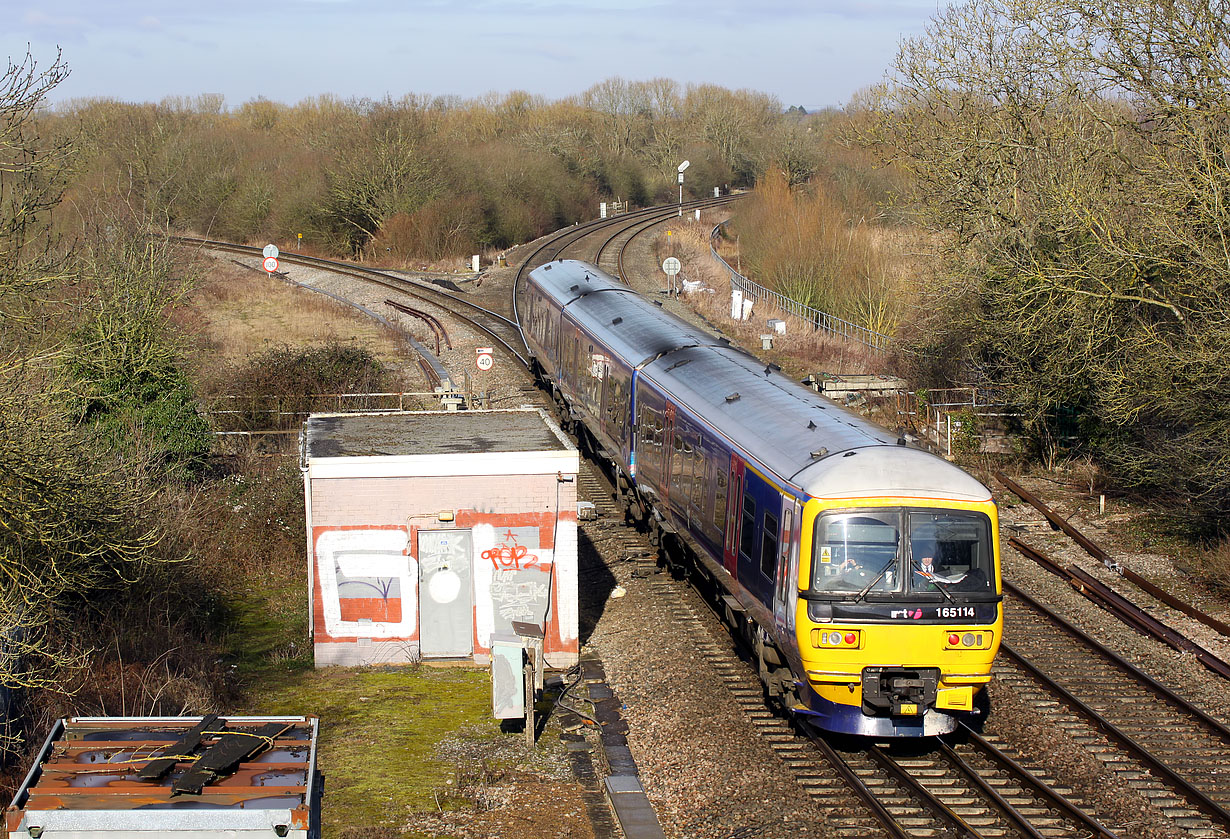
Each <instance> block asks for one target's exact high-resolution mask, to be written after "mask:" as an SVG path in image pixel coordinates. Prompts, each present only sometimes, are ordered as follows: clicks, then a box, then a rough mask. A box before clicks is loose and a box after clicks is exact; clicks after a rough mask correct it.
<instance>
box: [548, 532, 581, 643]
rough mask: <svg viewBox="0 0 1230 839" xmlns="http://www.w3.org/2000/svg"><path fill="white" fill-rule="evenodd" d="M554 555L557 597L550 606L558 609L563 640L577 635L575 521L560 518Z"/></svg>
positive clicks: (571, 638)
mask: <svg viewBox="0 0 1230 839" xmlns="http://www.w3.org/2000/svg"><path fill="white" fill-rule="evenodd" d="M555 556H556V557H558V561H557V562H556V566H555V580H556V585H558V586H559V599H558V602H557V603H553V604H551V605H552V608H554V609H558V610H559V614H558V620H559V631H560V637H561V639H562V640H564V641H569V640H573V639H575V638H576V637H577V635H578V633H579V630H578V614H577V612H578V610H579V607H578V605H577V574H578V570H577V523H576V522H575V521H568V520H562V521H560V522H559V524H558V525H557V526H556V530H555Z"/></svg>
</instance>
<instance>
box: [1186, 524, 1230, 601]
mask: <svg viewBox="0 0 1230 839" xmlns="http://www.w3.org/2000/svg"><path fill="white" fill-rule="evenodd" d="M1193 565H1194V566H1195V571H1196V573H1197V574H1198V575H1199V576H1200V577H1201V578H1203V579H1204V580H1206V581H1207V582H1208V583H1209V584H1210V585H1212V586H1214V587H1215V588H1218V589H1221V590H1222V591H1223V592H1226V593H1228V594H1230V537H1225V538H1223V539H1222V540H1221V541H1220V542H1218V543H1216V544H1215V545H1213V546H1212V547H1210V548H1208V549H1207V550H1205V551H1204V552H1203V553H1201V554H1200V555H1198V556H1197V558H1196V561H1195V562H1194V563H1193Z"/></svg>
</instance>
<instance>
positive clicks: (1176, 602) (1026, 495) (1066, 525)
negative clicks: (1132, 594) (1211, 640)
mask: <svg viewBox="0 0 1230 839" xmlns="http://www.w3.org/2000/svg"><path fill="white" fill-rule="evenodd" d="M995 478H996V479H997V480H998V481H999V482H1000V483H1002V484H1003V485H1004V486H1006V487H1007V488H1008V489H1010V490H1012V492H1013V493H1015V494H1016V495H1019V496H1020V497H1021V498H1022V499H1023V500H1024V501H1025V502H1026V503H1028V504H1029V505H1030V506H1032V507H1033V508H1034V509H1036V510H1037V511H1038V512H1039V513H1041V514H1042V515H1043V516H1044V517H1045V518H1046V520H1047V521H1049V522H1050V523H1051V525H1052V526H1054V527H1056V528H1058V529H1059V530H1062V531H1063V532H1064V533H1066V534H1067V535H1068V536H1070V537H1071V538H1072V539H1073V540H1074V541H1075V542H1076V544H1078V545H1080V546H1081V547H1082V548H1084V549H1085V552H1086V553H1088V554H1089V555H1090V556H1092V557H1093V558H1094V559H1096V560H1098V561H1099V562H1101V563H1102V564H1103V565H1105V566H1106V567H1107V568H1108V569H1110V570H1111V571H1114V572H1115V573H1116V574H1118V575H1119V576H1121V577H1124V578H1125V579H1127V580H1128V581H1129V582H1132V583H1134V584H1136V586H1138V587H1139V588H1142V589H1144V590H1145V591H1146V592H1148V593H1149V594H1151V595H1152V596H1153V597H1156V598H1157V599H1158V600H1160V601H1162V602H1163V603H1165V604H1166V605H1167V606H1169V607H1171V608H1172V609H1177V610H1179V611H1180V612H1183V613H1184V614H1185V615H1187V616H1189V617H1191V618H1194V619H1195V620H1198V621H1200V622H1201V623H1203V624H1204V625H1205V626H1208V627H1210V628H1212V629H1215V630H1217V631H1218V632H1219V633H1221V634H1222V635H1225V636H1226V637H1230V624H1227V623H1225V622H1224V621H1221V620H1218V619H1217V618H1215V617H1213V616H1212V615H1208V614H1205V613H1204V612H1202V611H1201V610H1200V609H1197V608H1196V607H1195V606H1193V605H1191V604H1190V603H1186V602H1184V601H1182V600H1180V599H1179V598H1177V597H1175V596H1174V595H1173V594H1171V593H1170V592H1168V591H1166V590H1164V589H1162V588H1159V587H1158V586H1157V585H1155V584H1154V583H1151V582H1149V581H1148V580H1146V579H1145V578H1144V577H1142V576H1140V575H1139V574H1137V573H1136V572H1135V571H1133V570H1132V569H1130V568H1124V567H1123V566H1122V565H1120V564H1119V563H1118V562H1116V561H1115V559H1114V558H1113V557H1112V556H1111V555H1110V554H1109V553H1107V552H1106V551H1105V550H1103V548H1102V547H1101V546H1100V545H1098V544H1097V543H1096V542H1094V541H1093V540H1092V539H1090V538H1089V537H1088V536H1086V535H1085V534H1083V533H1081V532H1080V531H1079V530H1077V529H1076V528H1075V527H1074V526H1073V525H1072V523H1071V522H1069V521H1068V520H1067V519H1065V518H1064V517H1063V516H1061V515H1059V514H1058V513H1056V512H1055V511H1054V510H1052V509H1051V508H1050V507H1048V506H1047V505H1046V504H1044V503H1043V502H1042V500H1041V499H1040V498H1038V497H1037V496H1036V495H1034V494H1033V493H1032V492H1030V491H1029V490H1027V489H1025V488H1024V487H1023V486H1021V485H1020V484H1018V483H1017V482H1016V481H1014V480H1012V479H1011V478H1009V477H1008V476H1007V475H1005V474H1004V473H1003V472H996V473H995Z"/></svg>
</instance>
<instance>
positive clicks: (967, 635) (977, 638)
mask: <svg viewBox="0 0 1230 839" xmlns="http://www.w3.org/2000/svg"><path fill="white" fill-rule="evenodd" d="M994 641H995V633H994V632H991V631H990V630H974V631H972V632H952V631H950V632H948V633H947V635H946V636H945V637H944V649H946V650H989V649H991V647H992V645H993V643H994Z"/></svg>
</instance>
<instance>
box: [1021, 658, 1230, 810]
mask: <svg viewBox="0 0 1230 839" xmlns="http://www.w3.org/2000/svg"><path fill="white" fill-rule="evenodd" d="M999 649H1000V652H1003V653H1005V654H1006V655H1007V656H1008V657H1009V658H1011V659H1012V660H1013V661H1014V662H1016V664H1017V665H1018V666H1020V667H1021V668H1022V669H1024V670H1025V671H1027V672H1028V673H1029V674H1030V675H1031V676H1033V678H1034V679H1035V680H1037V681H1038V682H1040V683H1041V684H1042V686H1043V687H1045V688H1046V689H1047V690H1048V691H1050V692H1051V693H1052V694H1054V695H1055V696H1057V697H1058V698H1059V699H1060V700H1061V701H1062V702H1063V703H1064V704H1066V705H1067V706H1068V707H1069V708H1071V709H1073V710H1074V711H1077V712H1078V713H1079V714H1080V715H1081V716H1083V717H1085V719H1086V720H1088V721H1089V722H1090V723H1091V724H1092V725H1093V727H1094V728H1096V729H1098V730H1099V731H1101V732H1102V733H1104V734H1106V735H1107V736H1108V737H1109V738H1110V739H1112V740H1114V741H1115V742H1117V743H1118V744H1119V746H1120V747H1121V748H1122V749H1124V750H1125V751H1127V752H1130V753H1131V754H1132V755H1133V756H1135V757H1136V759H1137V760H1139V761H1140V762H1141V763H1143V764H1145V766H1147V767H1148V768H1149V769H1150V770H1152V771H1153V772H1155V773H1156V774H1158V775H1159V776H1161V777H1162V779H1163V780H1165V781H1166V782H1167V783H1168V784H1170V786H1171V787H1173V788H1174V789H1176V790H1178V791H1179V792H1180V793H1182V794H1183V795H1184V796H1185V797H1187V799H1188V800H1189V801H1191V802H1192V803H1193V804H1195V805H1196V807H1197V809H1200V810H1203V811H1204V812H1205V813H1206V814H1207V815H1210V816H1212V817H1213V818H1215V819H1217V820H1219V821H1220V822H1221V823H1222V825H1223V826H1224V827H1230V812H1227V811H1226V810H1225V809H1223V808H1222V806H1221V805H1220V804H1218V803H1217V802H1216V801H1214V800H1213V799H1211V798H1209V796H1208V795H1207V794H1206V793H1205V792H1204V791H1203V790H1201V789H1199V788H1197V787H1196V786H1194V785H1193V784H1191V783H1190V782H1189V781H1188V780H1187V779H1186V778H1184V777H1183V776H1182V775H1179V774H1178V773H1177V772H1175V771H1174V770H1173V769H1171V768H1170V766H1169V765H1167V764H1166V762H1165V761H1163V760H1161V759H1160V758H1158V757H1157V756H1156V755H1154V754H1153V753H1152V752H1150V751H1149V750H1148V749H1147V748H1145V747H1144V746H1142V745H1141V744H1140V743H1138V742H1136V740H1135V739H1133V738H1132V736H1131V735H1130V734H1128V733H1127V732H1125V731H1123V730H1122V729H1121V728H1119V727H1118V726H1117V725H1115V724H1114V723H1112V722H1111V721H1110V720H1108V719H1106V718H1105V717H1104V716H1102V715H1101V714H1099V713H1098V712H1097V711H1096V710H1094V709H1093V708H1092V707H1091V706H1090V705H1089V704H1088V703H1086V702H1085V701H1084V700H1082V699H1080V698H1079V697H1078V696H1076V695H1075V694H1074V693H1072V692H1071V691H1070V690H1068V689H1067V688H1065V687H1064V686H1063V685H1061V684H1059V682H1057V681H1055V680H1054V679H1052V678H1051V677H1050V676H1048V675H1046V674H1045V673H1043V672H1042V670H1041V669H1039V668H1038V666H1037V665H1035V664H1034V663H1033V662H1031V661H1029V660H1028V659H1027V658H1025V657H1024V656H1023V655H1021V654H1020V653H1018V652H1017V651H1016V650H1014V649H1013V648H1012V647H1011V646H1010V645H1009V644H1007V643H1006V642H1005V643H1001V644H1000V647H999Z"/></svg>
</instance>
